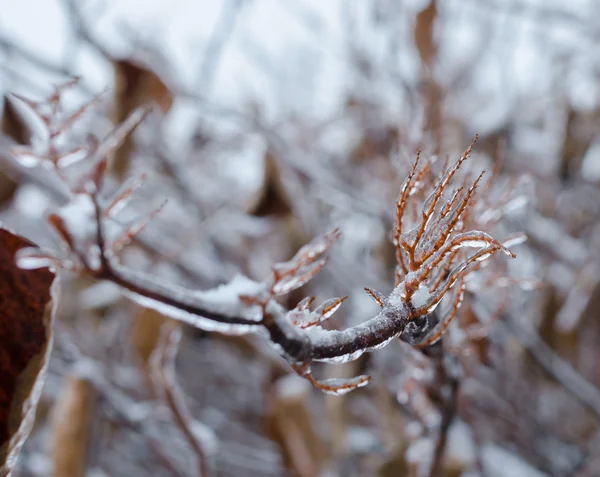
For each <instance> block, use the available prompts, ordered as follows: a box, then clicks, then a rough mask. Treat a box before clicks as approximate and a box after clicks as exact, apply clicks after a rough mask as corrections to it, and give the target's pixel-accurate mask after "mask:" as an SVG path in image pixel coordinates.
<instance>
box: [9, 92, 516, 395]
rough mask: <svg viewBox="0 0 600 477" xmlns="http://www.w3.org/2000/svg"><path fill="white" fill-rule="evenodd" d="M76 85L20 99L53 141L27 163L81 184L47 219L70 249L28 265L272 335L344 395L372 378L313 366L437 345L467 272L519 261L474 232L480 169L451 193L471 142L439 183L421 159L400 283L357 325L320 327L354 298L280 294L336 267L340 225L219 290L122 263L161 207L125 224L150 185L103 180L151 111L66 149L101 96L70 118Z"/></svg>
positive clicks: (29, 254)
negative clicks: (443, 309) (110, 186)
mask: <svg viewBox="0 0 600 477" xmlns="http://www.w3.org/2000/svg"><path fill="white" fill-rule="evenodd" d="M72 84H73V83H72V82H71V83H69V84H67V85H64V86H61V87H58V88H57V89H56V92H55V93H54V94H53V95H52V96H51V97H50V98H49V99H48V100H47V101H43V102H34V101H30V100H27V99H24V98H21V97H15V100H16V101H20V102H21V105H22V106H23V107H25V108H27V109H28V110H29V113H31V114H29V116H33V117H35V118H37V120H36V124H37V126H38V128H41V129H42V132H40V133H39V136H40V137H41V138H45V140H46V145H45V147H43V148H42V147H39V146H38V147H36V149H35V150H25V149H18V150H15V151H14V154H13V156H14V160H16V161H19V162H21V163H22V165H23V164H25V165H27V166H29V167H32V166H34V165H35V164H33V162H35V161H38V162H39V161H44V163H45V165H46V167H49V168H50V169H53V170H54V171H55V172H56V174H57V176H58V177H59V178H61V179H62V180H63V181H64V182H65V184H66V185H67V186H68V187H69V190H70V191H71V200H70V202H69V203H68V204H66V205H65V206H63V207H61V208H59V209H58V210H56V211H54V212H53V213H52V214H50V215H49V222H50V225H51V226H52V227H53V229H54V230H55V231H56V233H57V234H58V236H59V237H60V238H61V240H62V242H64V245H65V247H64V248H65V250H66V252H65V253H63V254H62V255H61V254H57V253H54V252H50V251H46V250H39V249H28V250H24V251H23V252H22V253H21V254H20V256H19V264H20V266H21V267H23V268H37V267H43V266H52V267H54V268H65V269H69V270H72V271H76V272H78V273H83V274H87V275H90V276H92V277H94V278H96V279H100V280H108V281H111V282H113V283H115V284H116V285H118V286H119V287H121V289H122V290H123V291H124V293H125V294H126V295H127V296H128V297H130V298H131V299H132V300H134V301H136V302H138V303H140V304H142V305H143V306H145V307H148V308H152V309H155V310H157V311H159V312H161V313H163V314H165V315H167V316H170V317H172V318H173V319H175V320H178V321H181V322H184V323H187V324H189V325H191V326H194V327H197V328H201V329H203V330H207V331H217V332H220V333H225V334H244V333H262V334H263V335H264V336H265V337H266V338H267V340H268V341H269V342H270V343H271V344H272V345H273V346H275V347H276V349H277V350H278V351H279V352H280V354H281V355H282V356H284V357H285V358H286V359H287V360H288V362H289V363H290V364H291V366H292V367H293V369H294V370H295V371H296V372H298V373H299V374H300V375H302V376H303V377H305V378H307V379H308V380H309V381H310V382H311V383H313V384H314V385H315V386H316V387H318V388H320V389H322V390H323V391H324V392H327V393H332V394H343V393H345V392H348V391H350V390H352V389H355V388H357V387H361V386H363V385H365V384H366V383H367V382H368V380H369V377H368V376H359V377H356V378H353V379H350V380H326V381H317V380H316V379H314V378H313V377H312V374H311V369H310V365H311V363H312V362H314V361H324V362H332V363H343V362H347V361H351V360H354V359H357V358H358V357H359V356H360V355H362V354H363V353H365V352H367V351H372V350H375V349H378V348H381V347H383V346H385V345H387V344H388V343H389V342H390V341H392V340H393V339H395V338H399V337H400V338H402V339H403V340H404V341H407V342H409V343H411V344H413V345H415V346H427V345H430V344H432V343H434V342H435V341H437V340H438V339H439V337H440V336H441V335H442V334H443V332H444V331H445V329H446V328H447V327H448V324H449V323H450V321H451V320H452V318H453V317H454V316H455V315H456V312H457V310H458V308H459V307H460V304H461V303H462V295H463V292H464V278H465V276H466V275H467V274H468V273H471V272H472V271H474V270H475V269H476V267H475V265H477V264H479V263H480V262H482V261H483V260H486V259H488V258H489V257H491V256H492V255H494V254H495V253H497V252H502V253H504V254H506V255H507V256H510V257H514V255H513V254H512V252H511V251H510V250H508V249H507V248H506V247H505V246H504V245H502V244H501V243H499V242H498V241H496V240H495V239H493V238H492V237H490V236H489V235H487V234H486V233H484V232H479V231H473V230H465V228H466V227H465V224H466V223H467V222H466V220H465V218H466V217H467V215H468V213H469V211H470V210H471V207H472V204H473V202H474V195H475V191H476V189H477V187H478V184H479V182H480V180H481V176H482V174H481V175H479V176H478V177H477V179H476V180H475V181H473V182H472V183H471V184H470V185H468V184H466V183H465V185H463V186H460V187H458V188H456V189H451V186H450V184H451V182H452V180H453V178H454V176H455V175H456V174H457V173H458V171H459V169H461V166H462V165H463V163H464V162H465V161H466V160H467V159H468V156H469V153H470V152H471V149H472V146H473V144H471V146H469V148H468V149H467V150H466V151H465V153H464V154H463V155H462V156H461V157H460V158H459V160H458V161H457V162H456V163H454V164H453V165H451V166H450V167H448V168H447V169H446V170H445V171H443V172H442V173H441V175H440V176H439V178H438V179H437V180H436V181H434V182H431V176H433V175H434V174H433V171H432V170H433V167H432V166H433V164H432V162H431V161H422V160H421V159H420V157H419V156H417V159H416V161H415V163H414V165H413V167H412V170H411V172H410V174H409V175H408V177H407V179H406V181H405V182H404V184H403V185H402V187H401V189H400V195H399V198H398V201H397V204H396V211H397V214H396V225H395V227H394V232H393V242H394V245H395V247H396V257H397V261H398V269H397V273H396V285H395V288H394V289H393V291H392V292H391V293H390V295H389V296H387V297H386V296H383V295H381V294H380V293H378V292H376V291H373V290H370V289H367V290H366V291H367V293H368V294H369V295H370V296H371V297H372V298H373V299H374V300H375V301H376V302H377V303H378V305H379V306H380V308H381V309H380V312H379V313H378V314H377V315H376V316H374V317H372V318H370V319H368V320H366V321H364V322H363V323H360V324H358V325H356V326H353V327H350V328H347V329H345V330H342V331H337V330H326V329H324V328H323V327H321V324H322V322H323V321H325V320H327V319H328V318H330V317H331V316H332V315H333V314H334V313H335V312H336V311H337V310H338V309H339V307H340V306H341V305H342V302H343V301H344V299H345V298H346V297H341V298H332V299H330V300H327V301H325V302H324V303H322V304H320V305H318V306H316V307H313V302H314V298H313V297H307V298H305V299H304V300H302V301H301V302H300V303H299V304H298V305H297V306H296V307H295V308H294V309H292V310H288V309H285V308H284V307H283V306H282V305H280V304H279V303H278V302H277V301H276V300H275V298H276V297H277V296H281V295H286V294H289V293H290V292H292V291H294V290H297V289H298V288H300V287H301V286H303V285H304V284H305V283H307V282H308V281H310V280H311V279H312V278H313V277H314V276H315V275H316V274H317V273H318V272H319V271H320V270H321V269H322V268H323V267H324V266H325V265H326V263H327V257H326V254H327V252H328V250H329V249H330V247H331V246H333V244H334V243H335V242H336V241H337V239H338V238H339V236H340V232H339V231H338V230H333V231H332V232H330V233H328V234H326V235H324V236H323V237H319V238H316V239H315V240H313V241H312V242H311V243H309V244H307V245H305V246H304V247H302V248H301V249H300V250H299V251H298V253H297V254H296V255H295V256H294V257H293V258H292V259H291V260H290V261H288V262H285V263H279V264H275V265H274V266H273V268H272V274H271V276H270V277H268V278H267V279H266V280H264V281H263V282H256V281H253V280H250V279H249V278H246V277H243V276H241V275H240V276H236V277H235V278H234V279H233V280H232V281H231V282H229V283H227V284H225V285H221V286H219V287H217V288H215V289H212V290H208V291H196V290H188V289H184V288H181V287H179V286H176V285H173V284H169V283H165V282H164V280H158V279H157V278H155V277H153V276H151V275H147V274H144V273H140V272H137V271H134V270H131V269H129V268H127V267H125V266H123V265H122V264H121V263H120V261H119V258H118V252H119V250H120V249H121V248H122V247H123V246H125V245H126V244H127V243H129V242H130V241H131V240H132V239H133V238H134V237H135V236H136V235H137V234H139V233H140V231H141V230H143V228H144V227H145V226H146V225H147V224H148V223H149V222H150V221H151V219H152V217H153V216H154V215H155V214H156V213H158V212H159V211H160V207H159V208H158V209H155V210H154V211H152V212H150V213H149V214H147V215H146V216H143V217H139V218H138V219H137V220H134V221H132V222H129V223H122V222H121V221H119V214H120V211H121V210H122V209H124V208H125V207H126V206H127V202H128V201H129V199H130V198H131V197H132V196H133V195H134V194H135V192H136V191H137V190H138V189H139V188H140V187H141V186H142V184H143V180H142V179H140V178H137V179H134V180H133V181H132V182H129V183H126V184H125V185H124V186H123V187H122V188H121V190H119V191H118V192H117V193H116V194H115V195H114V196H112V197H108V196H107V195H106V193H105V192H106V191H105V187H104V182H105V180H104V179H105V175H106V171H107V169H108V167H107V163H108V161H109V160H110V157H111V156H112V154H113V153H114V152H115V150H116V149H117V148H118V147H119V146H120V145H121V143H122V142H123V141H124V140H125V139H126V138H127V136H128V135H129V134H130V133H131V132H132V131H133V129H134V128H135V127H137V126H138V125H139V123H140V122H141V121H142V120H143V119H144V118H145V117H146V116H147V114H148V112H149V109H148V108H143V109H140V110H137V111H135V112H134V113H133V114H132V115H131V116H130V117H129V118H128V119H126V120H125V121H124V123H122V124H121V125H119V126H117V127H116V128H115V130H114V131H113V132H112V133H110V134H109V135H108V136H107V137H106V138H104V139H98V138H92V139H90V140H89V143H88V144H87V145H85V146H81V147H76V148H65V149H64V150H63V149H61V147H62V145H63V144H64V143H61V145H60V146H59V145H58V144H57V143H56V142H55V138H57V137H59V136H61V135H62V134H63V133H65V132H67V130H68V129H69V128H70V127H71V126H72V125H73V123H74V122H75V121H76V120H77V119H79V118H80V117H81V116H82V115H83V113H84V112H86V111H87V110H88V109H90V107H91V106H92V105H93V103H95V102H96V101H97V99H94V100H92V101H90V102H89V103H87V104H85V105H83V106H82V107H81V108H79V109H78V110H77V111H76V112H75V113H74V114H72V115H66V116H65V115H63V114H62V110H61V108H60V96H61V94H62V92H63V91H65V90H66V89H68V88H69V87H70V86H72ZM82 151H83V153H84V154H83V156H82ZM72 156H77V159H79V162H82V161H83V162H84V163H85V162H86V161H87V162H88V163H89V171H88V173H87V174H86V175H85V176H84V177H83V179H79V180H78V181H77V183H76V184H72V183H71V181H70V180H68V179H67V176H66V174H64V171H65V169H66V168H68V167H70V165H71V164H72V163H73V162H74V161H73V160H65V158H69V157H72ZM32 158H35V161H32ZM428 190H430V191H431V192H430V193H429V195H428V196H427V197H426V198H425V199H424V200H420V199H419V197H420V196H421V195H422V194H423V192H427V191H428ZM411 202H412V204H411ZM415 202H416V203H415ZM418 203H421V211H420V213H417V210H418V209H417V208H416V206H417V205H418ZM411 214H412V217H411ZM408 222H414V226H413V227H412V228H411V229H410V230H408V231H406V232H405V231H404V227H405V225H406V224H407V223H408ZM466 248H471V249H475V252H473V253H472V254H471V255H462V254H461V252H462V251H463V249H466ZM457 283H458V287H457V288H458V292H457V294H456V298H455V299H454V301H453V306H452V309H451V311H450V313H449V314H448V316H446V317H445V318H442V319H441V320H439V321H438V322H437V324H435V323H434V324H433V325H432V324H430V322H429V321H430V320H429V318H428V317H429V315H430V313H431V312H432V311H433V310H434V309H435V308H436V307H437V305H438V304H439V303H440V301H441V300H442V298H443V297H444V296H445V295H446V294H447V293H448V292H449V291H450V290H451V289H453V288H454V287H455V285H456V284H457Z"/></svg>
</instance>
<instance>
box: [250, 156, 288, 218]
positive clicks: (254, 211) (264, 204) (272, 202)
mask: <svg viewBox="0 0 600 477" xmlns="http://www.w3.org/2000/svg"><path fill="white" fill-rule="evenodd" d="M264 161H265V173H264V180H263V185H262V187H261V189H260V190H259V191H258V194H257V196H256V198H254V200H253V203H252V204H251V205H250V206H249V208H248V209H249V210H248V212H249V213H250V214H251V215H255V216H257V217H267V216H279V217H281V216H286V215H289V214H291V213H292V206H291V201H290V198H289V196H288V194H287V192H286V190H285V187H284V185H283V181H282V180H281V171H280V170H279V166H278V165H277V161H276V159H275V157H274V156H273V153H272V152H271V151H267V152H266V154H265V159H264Z"/></svg>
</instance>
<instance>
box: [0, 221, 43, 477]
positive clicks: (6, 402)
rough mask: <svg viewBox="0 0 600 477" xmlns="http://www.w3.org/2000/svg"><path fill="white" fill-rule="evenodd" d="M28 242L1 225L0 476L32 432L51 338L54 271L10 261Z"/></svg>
mask: <svg viewBox="0 0 600 477" xmlns="http://www.w3.org/2000/svg"><path fill="white" fill-rule="evenodd" d="M30 246H33V244H32V243H31V242H29V241H28V240H26V239H24V238H23V237H19V236H18V235H15V234H13V233H11V232H9V231H8V230H5V229H3V228H0V276H1V280H0V310H1V313H0V477H2V476H6V475H8V474H9V473H10V472H11V469H12V468H13V467H14V464H15V462H16V459H17V456H18V453H19V451H20V449H21V447H22V446H23V443H24V442H25V439H27V436H28V435H29V432H30V431H31V427H32V425H33V421H34V418H35V410H36V407H37V403H38V400H39V397H40V393H41V387H42V384H43V376H44V374H45V371H46V367H47V362H48V356H49V354H50V349H51V343H52V340H51V336H52V319H53V316H54V313H53V312H54V306H53V303H54V300H53V296H54V293H53V288H52V284H53V282H54V279H55V275H54V273H52V272H50V271H49V270H48V269H44V268H42V269H36V270H23V269H20V268H18V267H17V265H16V262H15V254H16V252H17V251H18V250H19V249H21V248H23V247H30Z"/></svg>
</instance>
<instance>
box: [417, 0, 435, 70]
mask: <svg viewBox="0 0 600 477" xmlns="http://www.w3.org/2000/svg"><path fill="white" fill-rule="evenodd" d="M436 3H437V2H436V0H431V2H430V3H429V5H427V7H425V8H424V9H423V10H421V11H420V12H419V14H418V15H417V22H416V24H415V30H414V35H415V44H416V45H417V49H418V50H419V55H420V56H421V61H422V62H423V64H425V65H430V64H431V62H432V61H433V59H434V58H435V56H436V54H437V44H436V42H435V39H434V34H433V33H434V25H435V21H436V18H437V5H436Z"/></svg>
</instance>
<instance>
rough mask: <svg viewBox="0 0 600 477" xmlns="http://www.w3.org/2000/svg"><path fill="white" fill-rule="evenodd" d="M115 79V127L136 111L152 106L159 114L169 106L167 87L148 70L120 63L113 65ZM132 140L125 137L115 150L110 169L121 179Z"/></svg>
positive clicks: (170, 103)
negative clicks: (157, 108)
mask: <svg viewBox="0 0 600 477" xmlns="http://www.w3.org/2000/svg"><path fill="white" fill-rule="evenodd" d="M114 68H115V76H116V90H115V118H114V121H115V124H120V123H122V122H123V121H124V120H125V118H127V117H128V116H129V115H131V114H132V113H133V112H134V111H135V110H136V109H138V108H140V107H142V106H147V105H149V104H152V103H156V104H158V106H159V107H160V109H161V110H162V111H163V113H165V114H166V113H167V112H169V110H170V109H171V106H172V105H173V94H172V93H171V91H170V90H169V88H168V86H167V85H166V84H165V83H164V82H163V81H162V80H161V79H160V78H159V77H158V75H157V74H156V73H154V72H153V71H150V70H149V69H147V68H145V67H143V66H141V65H138V64H135V63H134V62H132V61H129V60H124V61H117V62H115V63H114ZM132 151H133V141H132V138H131V137H129V138H127V140H126V141H125V142H124V143H123V144H122V145H121V146H120V148H119V149H118V150H117V151H116V153H115V157H114V159H113V161H112V164H111V169H112V171H113V172H115V173H116V174H117V176H118V177H119V178H121V179H122V178H123V177H124V176H125V175H126V173H127V170H128V169H129V162H130V160H131V153H132Z"/></svg>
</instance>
